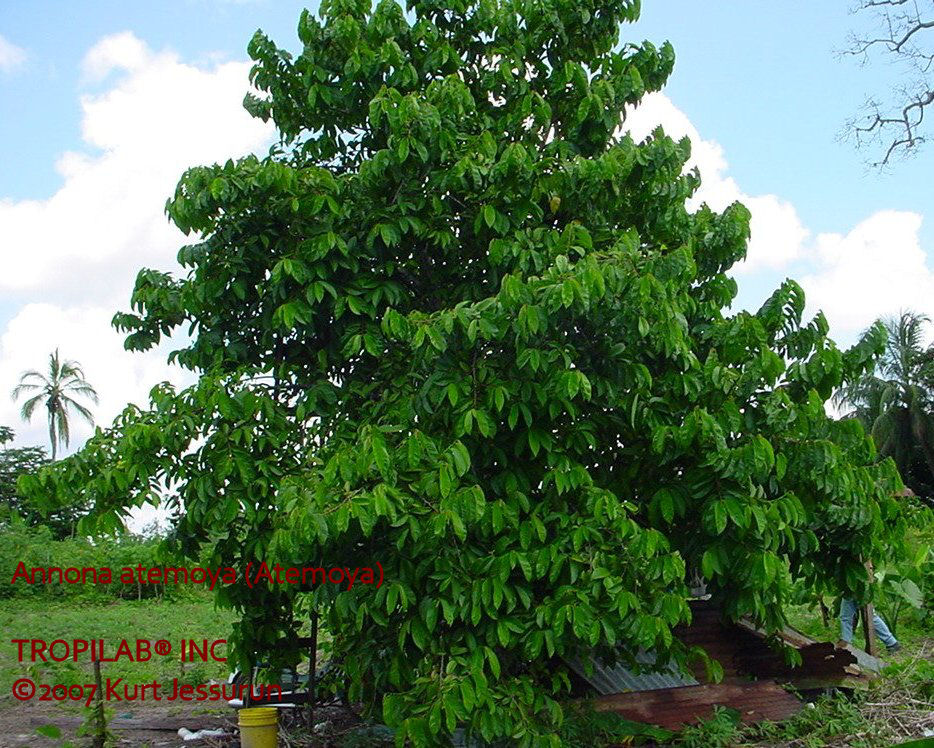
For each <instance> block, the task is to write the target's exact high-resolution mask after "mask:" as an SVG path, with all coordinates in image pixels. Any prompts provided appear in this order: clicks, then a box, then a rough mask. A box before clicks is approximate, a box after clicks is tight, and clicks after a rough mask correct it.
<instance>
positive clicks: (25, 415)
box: [19, 395, 42, 421]
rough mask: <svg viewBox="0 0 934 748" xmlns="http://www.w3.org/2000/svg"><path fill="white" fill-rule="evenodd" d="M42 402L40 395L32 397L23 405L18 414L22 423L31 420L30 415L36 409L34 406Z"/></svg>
mask: <svg viewBox="0 0 934 748" xmlns="http://www.w3.org/2000/svg"><path fill="white" fill-rule="evenodd" d="M40 402H42V395H33V396H32V397H31V398H29V399H28V400H27V401H26V402H24V403H23V407H22V408H20V410H19V414H20V417H21V418H22V419H23V420H24V421H29V420H32V414H33V412H34V411H35V409H36V406H37V405H38V404H39V403H40Z"/></svg>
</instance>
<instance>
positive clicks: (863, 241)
mask: <svg viewBox="0 0 934 748" xmlns="http://www.w3.org/2000/svg"><path fill="white" fill-rule="evenodd" d="M921 221H922V216H920V215H919V214H917V213H911V212H907V211H895V210H884V211H879V212H878V213H874V214H873V215H871V216H869V218H867V219H865V220H864V221H861V222H860V223H859V224H857V225H856V226H855V227H854V228H853V229H852V230H851V231H850V232H849V233H847V234H846V235H845V236H844V235H841V234H820V235H819V236H818V237H817V241H816V243H815V252H814V254H813V260H812V263H811V267H810V270H809V272H808V273H807V274H806V275H804V276H803V277H802V278H801V279H800V280H801V285H802V286H803V287H804V290H805V294H806V295H807V299H808V307H809V308H810V309H811V310H812V311H816V309H817V308H820V309H823V311H824V313H825V314H826V315H827V318H828V320H829V321H830V323H831V326H832V330H833V331H834V332H836V333H838V334H839V333H846V334H849V335H851V336H852V335H857V334H858V333H859V332H860V331H862V330H864V329H865V328H866V327H868V326H869V325H870V324H871V323H872V322H873V320H875V319H876V318H878V317H880V316H892V315H895V314H897V313H898V312H899V311H900V310H902V309H913V310H915V311H919V312H924V313H926V314H928V315H930V316H932V317H934V272H932V270H931V268H930V266H929V264H928V258H927V255H926V254H925V252H924V250H923V249H922V248H921V241H920V238H919V232H920V230H921Z"/></svg>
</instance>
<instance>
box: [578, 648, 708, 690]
mask: <svg viewBox="0 0 934 748" xmlns="http://www.w3.org/2000/svg"><path fill="white" fill-rule="evenodd" d="M566 662H567V664H568V667H570V668H571V670H573V671H574V672H575V673H577V674H578V675H579V676H580V677H581V678H583V679H584V680H585V681H587V683H588V684H590V685H591V686H592V687H593V688H594V689H595V690H596V691H597V693H599V694H602V695H603V694H612V693H625V692H627V691H657V690H661V689H664V688H679V687H681V686H696V685H698V680H697V679H696V678H695V677H694V676H693V675H691V674H689V673H682V672H681V671H680V670H678V669H677V668H676V667H675V665H673V664H669V665H668V667H667V668H666V669H665V670H663V671H661V672H657V673H637V672H634V670H632V669H630V668H627V667H626V666H625V665H623V664H622V663H617V664H616V665H613V666H612V667H611V666H608V665H604V664H601V663H600V662H599V661H598V660H597V659H596V658H593V657H592V658H590V660H589V664H590V666H591V668H592V670H591V672H590V673H588V672H587V667H586V664H585V663H584V662H583V661H581V660H580V659H578V658H574V659H569V660H566ZM636 662H638V663H639V664H640V665H646V666H648V667H651V666H652V665H654V664H655V656H654V655H652V654H650V653H648V652H639V653H638V654H637V655H636Z"/></svg>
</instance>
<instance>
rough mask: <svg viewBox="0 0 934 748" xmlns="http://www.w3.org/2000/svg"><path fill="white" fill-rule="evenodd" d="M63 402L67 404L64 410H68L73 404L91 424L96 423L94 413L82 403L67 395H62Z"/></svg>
mask: <svg viewBox="0 0 934 748" xmlns="http://www.w3.org/2000/svg"><path fill="white" fill-rule="evenodd" d="M62 403H64V404H65V405H66V407H64V408H62V412H67V410H68V408H67V406H71V407H72V408H74V409H75V410H76V411H78V413H79V414H80V415H81V416H82V417H83V418H84V420H86V421H87V422H88V423H90V424H91V425H93V424H94V416H93V415H92V413H91V411H90V410H88V409H87V408H85V407H84V406H83V405H82V404H81V403H79V402H76V401H75V400H72V399H71V398H70V397H68V396H67V395H62Z"/></svg>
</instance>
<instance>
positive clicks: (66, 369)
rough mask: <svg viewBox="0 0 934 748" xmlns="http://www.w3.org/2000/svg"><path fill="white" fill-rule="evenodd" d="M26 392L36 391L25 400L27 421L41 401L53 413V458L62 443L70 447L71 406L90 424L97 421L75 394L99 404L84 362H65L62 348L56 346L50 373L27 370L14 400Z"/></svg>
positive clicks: (22, 413) (50, 429)
mask: <svg viewBox="0 0 934 748" xmlns="http://www.w3.org/2000/svg"><path fill="white" fill-rule="evenodd" d="M37 390H38V392H36V391H37ZM25 392H36V394H34V395H31V396H30V397H29V399H28V400H26V402H24V403H23V407H22V409H21V410H20V414H21V415H22V417H23V420H24V421H29V420H30V419H32V414H33V411H35V409H36V406H37V405H38V404H39V403H40V402H44V403H45V407H46V410H47V411H48V415H49V441H50V442H51V443H52V459H53V460H54V459H55V453H56V451H57V447H58V445H59V444H64V445H65V446H66V447H67V446H68V441H69V437H70V435H71V431H70V428H69V423H68V418H69V411H70V410H71V409H74V410H76V411H77V412H78V413H79V414H80V415H81V416H82V417H83V418H84V419H85V420H86V421H87V422H88V423H90V424H92V425H93V423H94V418H93V416H92V415H91V411H90V410H88V409H87V408H86V407H85V406H83V405H82V404H81V403H79V402H78V401H77V400H75V399H74V397H73V396H83V397H87V398H89V399H90V400H91V401H92V402H94V403H97V392H96V391H95V390H94V388H93V387H92V386H91V385H90V384H88V383H87V381H86V380H85V378H84V372H83V371H82V370H81V366H80V364H78V363H77V362H76V361H62V360H61V358H60V357H59V355H58V348H56V349H55V353H51V354H49V373H48V376H46V375H44V374H40V373H39V372H38V371H35V370H34V369H33V370H31V371H27V372H24V373H23V375H22V376H21V377H20V379H19V384H18V385H17V386H16V387H15V388H14V390H13V399H14V400H16V399H18V398H19V396H20V395H22V394H23V393H25Z"/></svg>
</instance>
